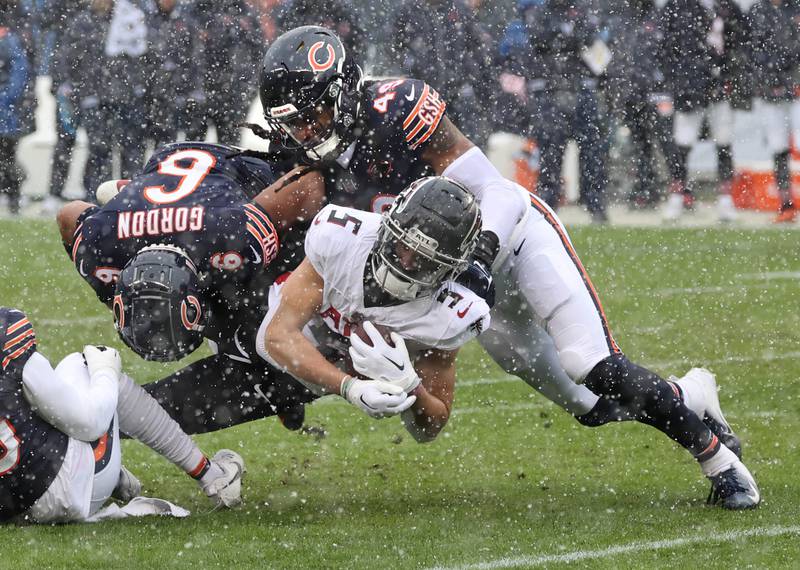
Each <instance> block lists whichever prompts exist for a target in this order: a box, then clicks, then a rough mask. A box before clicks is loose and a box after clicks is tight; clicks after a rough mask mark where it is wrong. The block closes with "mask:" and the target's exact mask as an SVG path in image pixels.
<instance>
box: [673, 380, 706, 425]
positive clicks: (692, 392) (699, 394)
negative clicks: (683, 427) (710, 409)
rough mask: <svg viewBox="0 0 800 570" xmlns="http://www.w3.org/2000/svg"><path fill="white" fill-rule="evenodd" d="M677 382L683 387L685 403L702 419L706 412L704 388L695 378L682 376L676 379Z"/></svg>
mask: <svg viewBox="0 0 800 570" xmlns="http://www.w3.org/2000/svg"><path fill="white" fill-rule="evenodd" d="M674 383H675V384H677V385H678V387H679V388H680V389H681V396H682V397H683V404H684V405H685V406H686V407H687V408H689V409H690V410H692V411H693V412H694V413H695V414H696V415H697V417H699V418H700V419H701V420H702V419H703V416H704V415H705V413H706V402H705V398H704V395H703V389H702V388H700V386H698V385H697V383H696V382H694V381H693V380H687V379H686V378H680V379H678V380H675V381H674Z"/></svg>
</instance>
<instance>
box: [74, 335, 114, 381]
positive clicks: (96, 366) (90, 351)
mask: <svg viewBox="0 0 800 570" xmlns="http://www.w3.org/2000/svg"><path fill="white" fill-rule="evenodd" d="M83 359H84V360H85V361H86V367H87V368H88V369H89V377H93V376H94V375H95V374H108V375H110V376H111V377H112V378H114V379H115V380H119V375H120V373H121V372H122V360H121V359H120V357H119V352H117V351H116V350H115V349H113V348H111V347H108V346H102V345H97V346H94V345H91V344H87V345H86V346H84V347H83Z"/></svg>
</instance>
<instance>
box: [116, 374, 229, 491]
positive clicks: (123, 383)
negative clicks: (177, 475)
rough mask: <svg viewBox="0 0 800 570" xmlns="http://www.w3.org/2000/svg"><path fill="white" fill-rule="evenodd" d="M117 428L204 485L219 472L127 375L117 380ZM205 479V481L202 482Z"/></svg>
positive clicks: (150, 397) (218, 474)
mask: <svg viewBox="0 0 800 570" xmlns="http://www.w3.org/2000/svg"><path fill="white" fill-rule="evenodd" d="M117 416H118V418H119V429H120V431H123V432H125V433H127V434H128V435H129V436H131V437H133V438H135V439H137V440H139V441H141V442H142V443H144V444H145V445H146V446H148V447H149V448H151V449H152V450H154V451H156V452H157V453H159V454H160V455H163V456H164V457H165V458H167V459H168V460H169V461H171V462H172V463H174V464H175V465H177V466H178V467H180V468H181V469H183V470H184V471H185V472H186V473H187V474H188V475H189V476H190V477H192V478H194V479H197V480H198V482H199V483H200V484H201V485H203V486H205V485H206V484H207V483H208V482H209V481H212V480H213V479H216V478H217V477H219V476H220V475H222V470H221V469H220V468H219V466H217V465H216V464H215V463H214V462H213V461H211V460H209V459H208V458H207V457H206V456H205V454H203V452H202V451H200V448H199V447H197V445H195V443H194V441H192V438H191V437H189V435H188V434H186V432H184V431H183V430H182V429H181V427H180V426H179V425H178V423H177V422H176V421H175V420H173V419H172V418H171V417H170V416H169V414H167V412H166V410H164V408H162V407H161V406H160V405H159V404H158V402H156V400H155V399H154V398H153V397H152V396H151V395H150V394H148V393H147V392H146V391H145V390H144V389H143V388H142V387H141V386H139V385H138V384H136V383H135V382H134V381H133V380H132V379H131V378H130V377H129V376H128V375H127V374H121V375H120V379H119V401H118V402H117ZM204 481H205V483H204Z"/></svg>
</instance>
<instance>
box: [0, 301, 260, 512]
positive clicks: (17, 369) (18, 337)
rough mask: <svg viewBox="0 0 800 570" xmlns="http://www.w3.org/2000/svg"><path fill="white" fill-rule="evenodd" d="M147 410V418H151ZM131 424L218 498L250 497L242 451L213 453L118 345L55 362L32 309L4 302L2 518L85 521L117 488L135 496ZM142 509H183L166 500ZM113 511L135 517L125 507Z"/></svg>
mask: <svg viewBox="0 0 800 570" xmlns="http://www.w3.org/2000/svg"><path fill="white" fill-rule="evenodd" d="M143 418H145V419H146V421H143ZM119 430H123V431H125V432H126V433H128V434H129V435H131V436H132V437H135V438H136V439H138V440H140V441H142V442H143V443H145V444H147V445H148V446H150V447H152V448H153V449H154V450H156V451H158V452H159V453H161V454H162V455H163V456H164V457H166V458H167V459H169V460H170V461H172V462H173V463H175V465H177V466H178V467H180V468H182V469H183V470H184V471H186V473H187V474H189V475H190V476H192V477H193V478H194V479H196V480H197V481H198V483H199V484H200V486H201V488H202V489H203V491H204V492H205V493H206V495H208V496H209V497H210V498H211V499H212V501H214V502H215V503H216V504H217V505H218V506H234V505H235V504H238V503H239V502H240V498H241V477H242V474H243V471H244V464H243V461H242V458H241V457H239V455H238V454H236V453H234V452H232V451H229V450H221V451H220V452H218V453H217V454H216V455H215V456H214V458H213V459H208V458H207V457H206V456H205V455H204V454H203V453H202V452H201V451H200V450H199V449H198V448H197V446H196V445H195V444H194V443H193V442H192V440H191V438H190V437H189V436H188V435H186V434H185V433H183V432H182V431H181V430H180V428H179V427H178V425H177V424H176V423H175V422H174V421H173V420H172V419H171V418H170V417H169V416H168V415H167V413H166V412H165V411H164V410H163V409H162V408H161V407H159V406H158V404H157V403H156V401H155V400H154V399H153V398H151V397H150V396H149V395H148V394H147V393H146V392H145V391H144V390H142V388H141V387H139V386H138V385H136V384H135V383H134V382H133V381H132V380H131V379H130V378H129V377H128V376H127V375H125V374H123V373H122V372H121V363H120V358H119V354H118V353H117V351H116V350H114V349H111V348H108V347H102V346H92V345H87V346H86V347H85V348H84V350H83V353H82V354H81V353H73V354H70V355H69V356H67V357H66V358H65V359H64V360H62V361H61V362H60V363H59V364H58V366H56V368H55V369H53V367H52V366H51V365H50V362H49V361H48V360H47V359H46V358H45V357H44V356H42V354H41V353H39V352H38V351H37V350H36V333H35V332H34V329H33V325H32V324H31V322H30V321H29V320H28V318H27V317H26V315H25V314H24V313H23V312H22V311H19V310H16V309H10V308H7V307H0V522H5V521H9V520H18V521H28V522H39V523H48V522H70V521H83V520H87V519H88V518H89V517H92V516H94V517H97V516H101V515H99V514H98V511H100V509H101V507H103V505H104V504H105V503H106V501H107V499H108V498H109V497H111V496H114V497H115V498H118V499H122V500H126V501H127V500H131V499H134V498H135V497H137V496H138V495H139V492H140V491H141V485H140V484H139V481H138V480H137V479H136V478H135V477H134V476H133V475H132V474H131V473H130V472H129V471H127V470H126V469H125V468H124V467H122V460H121V452H120V443H119V437H118V432H119ZM136 505H137V510H139V511H147V512H150V513H152V514H159V513H160V514H166V512H167V511H165V510H164V508H165V507H167V506H169V508H170V511H169V512H173V514H174V513H175V512H176V511H177V512H180V510H178V509H175V508H174V505H169V504H168V503H166V502H165V501H159V500H153V501H151V500H142V499H139V500H137V503H136ZM109 514H110V515H113V516H115V517H116V518H118V517H120V516H125V515H126V514H128V513H127V511H125V508H124V507H123V508H122V510H120V509H113V510H112V512H111V513H109Z"/></svg>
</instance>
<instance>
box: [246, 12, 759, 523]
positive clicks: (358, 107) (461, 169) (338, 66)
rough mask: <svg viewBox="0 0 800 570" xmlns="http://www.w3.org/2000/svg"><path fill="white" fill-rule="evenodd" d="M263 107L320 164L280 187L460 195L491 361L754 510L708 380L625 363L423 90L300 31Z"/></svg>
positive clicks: (271, 122) (574, 280)
mask: <svg viewBox="0 0 800 570" xmlns="http://www.w3.org/2000/svg"><path fill="white" fill-rule="evenodd" d="M260 98H261V103H262V105H263V108H264V116H265V119H266V122H267V125H268V127H269V130H268V131H267V130H265V129H258V128H254V129H253V130H254V131H255V132H256V133H257V134H260V135H262V136H265V137H267V138H269V139H270V140H271V141H272V142H273V143H274V144H275V145H277V146H281V147H282V148H284V149H286V150H289V151H293V152H295V153H296V155H297V156H298V160H299V161H301V162H305V163H306V164H312V165H315V166H316V169H315V170H312V169H308V168H306V169H305V170H302V171H298V172H297V173H296V174H297V176H295V177H294V178H293V179H292V180H291V182H288V183H287V184H286V185H285V188H284V189H289V188H291V191H292V192H299V193H302V192H303V191H308V192H311V193H318V192H319V186H320V185H324V186H325V193H326V195H327V198H328V200H329V201H330V202H332V203H334V204H339V205H345V206H353V207H357V208H362V209H367V210H371V211H376V212H378V211H382V210H383V209H385V208H386V207H387V205H388V204H389V203H390V202H391V200H392V199H393V197H394V196H395V195H397V193H398V192H399V191H400V190H402V189H403V188H404V187H406V186H407V185H408V184H409V183H411V182H412V181H413V180H414V179H416V178H418V177H420V176H422V175H427V174H435V175H443V176H447V177H449V178H451V179H453V180H455V181H457V182H460V183H461V184H463V185H464V186H465V187H466V188H467V189H468V190H469V191H470V192H471V193H472V194H474V196H475V197H476V198H477V199H478V201H479V203H480V207H481V214H482V219H483V231H482V232H481V234H480V237H479V239H478V244H477V246H476V248H475V250H474V253H473V256H472V264H471V265H470V267H469V268H468V269H467V270H466V271H465V272H464V273H463V274H462V275H461V276H460V277H459V279H458V281H460V282H461V283H462V284H464V285H466V286H467V287H468V288H470V289H472V290H473V291H474V292H476V293H478V294H479V295H480V296H482V297H484V298H485V299H486V300H487V302H488V303H489V304H490V305H492V304H494V310H493V311H494V316H493V318H492V326H491V327H490V328H489V330H488V331H486V332H485V333H484V334H483V335H481V337H479V341H480V342H481V344H482V346H483V347H484V348H485V349H486V350H487V352H488V353H489V354H490V355H491V356H492V358H493V359H494V360H495V361H496V362H498V363H499V364H500V365H501V366H502V367H503V368H504V369H505V370H506V371H507V372H509V373H511V374H515V375H517V376H519V377H521V378H523V379H524V380H525V381H526V382H528V383H529V384H530V385H531V386H532V387H534V388H536V389H537V390H539V391H541V392H542V393H543V394H544V395H545V396H547V397H548V398H549V399H551V400H552V401H554V402H555V403H557V404H558V405H560V406H561V407H563V408H564V409H566V410H567V411H568V412H570V413H571V414H573V415H574V416H576V417H577V418H578V420H579V421H580V422H581V423H583V424H584V425H589V426H597V425H602V424H604V423H608V422H609V421H615V420H616V421H619V420H622V419H635V420H637V421H640V422H642V423H645V424H648V425H651V426H653V427H655V428H657V429H659V430H660V431H662V432H664V433H665V434H666V435H668V436H669V437H670V438H672V439H674V440H675V441H677V442H678V443H679V444H681V445H682V446H683V447H684V448H685V449H687V450H688V451H689V452H690V453H691V454H692V456H693V457H694V458H695V459H697V461H698V463H699V465H700V467H701V470H702V472H703V474H704V475H705V476H706V477H708V478H709V479H710V480H711V483H712V490H713V493H712V497H713V501H714V502H715V503H717V504H720V505H721V506H723V507H725V508H731V509H741V508H750V507H754V506H756V505H757V504H758V503H759V501H760V495H759V493H758V489H757V487H756V484H755V481H754V480H753V478H752V476H751V475H750V473H749V471H748V470H747V468H746V467H745V466H744V464H743V463H742V462H741V461H740V459H739V458H738V457H737V453H736V452H738V451H739V441H738V438H737V437H736V436H735V434H733V432H732V430H731V429H730V426H729V425H728V424H727V423H726V422H725V419H724V417H723V416H722V413H721V410H720V408H719V402H718V399H717V394H716V383H715V380H714V377H713V375H711V374H702V375H697V374H694V375H691V374H690V375H687V376H686V377H684V378H682V379H680V380H677V381H674V382H667V381H665V380H663V379H662V378H660V377H659V376H658V375H656V374H655V373H653V372H651V371H649V370H647V369H645V368H643V367H641V366H638V365H636V364H634V363H632V362H631V361H629V360H628V359H627V358H626V357H625V355H624V354H623V352H622V351H621V349H620V348H619V346H618V345H617V343H616V341H615V339H614V338H613V336H612V335H611V331H610V328H609V325H608V322H607V319H606V316H605V313H604V311H603V308H602V305H601V303H600V299H599V296H598V295H597V292H596V290H595V288H594V286H593V285H592V282H591V280H590V279H589V276H588V274H587V273H586V271H585V270H584V268H583V265H582V264H581V262H580V259H579V258H578V256H577V254H576V252H575V250H574V248H573V247H572V243H571V241H570V238H569V236H568V235H567V232H566V230H565V228H564V226H563V225H562V224H561V222H560V220H559V219H558V218H557V216H556V215H555V213H554V212H553V211H552V210H551V209H550V208H549V207H548V206H547V205H546V204H545V203H544V202H542V201H541V200H539V199H538V198H537V197H536V196H532V195H530V194H528V193H527V192H526V191H525V190H524V189H522V188H521V187H520V186H519V185H517V184H515V183H513V182H511V181H509V180H507V179H505V178H504V177H503V176H502V175H501V174H500V173H499V172H498V170H497V169H496V168H495V167H494V166H493V165H492V164H491V163H490V162H489V160H488V159H487V158H486V156H485V155H484V154H483V152H482V151H481V150H480V149H479V148H477V147H476V146H475V145H474V144H473V143H472V142H470V141H469V139H467V138H466V137H465V136H464V135H463V134H462V133H461V132H460V131H459V129H458V128H457V127H456V126H455V125H454V124H453V123H452V122H451V121H450V120H449V119H448V117H447V114H446V112H445V110H446V103H445V102H444V101H442V99H441V98H440V97H439V95H438V94H437V92H436V90H435V89H434V88H433V87H432V86H429V85H427V84H426V83H425V82H423V81H420V80H417V79H412V78H404V77H397V78H386V79H370V78H366V77H364V76H363V75H362V73H361V68H360V67H359V66H358V65H357V64H356V63H355V61H354V60H353V58H351V57H350V55H349V54H347V53H345V48H344V46H343V44H342V42H341V41H340V40H339V38H337V37H336V35H335V34H334V33H333V32H331V31H330V30H328V29H326V28H322V27H319V26H304V27H300V28H296V29H294V30H290V31H289V32H286V33H285V34H283V35H282V36H280V37H279V38H277V39H276V40H275V41H274V42H273V43H272V44H271V45H270V47H269V49H268V50H267V52H266V54H265V55H264V59H263V62H262V69H261V75H260ZM317 172H321V173H322V175H323V178H322V180H321V179H320V177H319V176H318V175H317ZM303 173H307V174H305V175H303ZM312 173H313V174H312ZM493 276H494V278H496V282H495V280H494V278H493ZM495 288H496V290H497V293H496V294H495ZM495 301H496V303H495ZM729 446H730V448H729ZM732 449H733V450H732Z"/></svg>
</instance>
